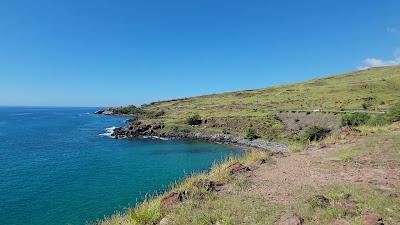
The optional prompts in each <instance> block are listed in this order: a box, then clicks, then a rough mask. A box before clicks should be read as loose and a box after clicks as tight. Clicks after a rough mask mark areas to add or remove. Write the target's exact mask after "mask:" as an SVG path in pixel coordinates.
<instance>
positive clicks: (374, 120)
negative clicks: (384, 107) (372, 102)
mask: <svg viewBox="0 0 400 225" xmlns="http://www.w3.org/2000/svg"><path fill="white" fill-rule="evenodd" d="M388 123H390V120H389V119H388V116H387V115H385V114H379V115H374V116H371V118H370V119H369V120H368V122H367V124H368V125H371V126H382V125H385V124H388Z"/></svg>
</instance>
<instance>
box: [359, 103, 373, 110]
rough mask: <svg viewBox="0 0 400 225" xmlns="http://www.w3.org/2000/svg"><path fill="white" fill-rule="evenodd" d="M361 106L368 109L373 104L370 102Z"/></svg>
mask: <svg viewBox="0 0 400 225" xmlns="http://www.w3.org/2000/svg"><path fill="white" fill-rule="evenodd" d="M361 106H362V107H363V109H368V108H369V107H371V106H372V102H370V101H368V102H363V103H362V104H361Z"/></svg>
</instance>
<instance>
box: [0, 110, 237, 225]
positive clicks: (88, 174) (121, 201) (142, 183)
mask: <svg viewBox="0 0 400 225" xmlns="http://www.w3.org/2000/svg"><path fill="white" fill-rule="evenodd" d="M95 110H97V109H96V108H44V107H0V224H2V225H14V224H16V225H17V224H18V225H22V224H24V225H28V224H32V225H48V224H56V225H58V224H61V225H63V224H73V225H80V224H85V223H86V222H94V221H95V220H96V219H99V218H104V216H109V215H111V214H113V213H114V212H116V211H120V212H123V211H124V210H125V209H126V208H127V207H129V206H134V205H135V204H136V203H137V201H141V200H143V198H144V197H145V195H146V193H155V192H157V191H158V192H159V191H162V190H164V189H165V188H167V187H168V185H170V184H171V182H174V181H178V180H180V179H182V178H183V177H185V176H187V175H190V174H191V173H193V172H199V171H204V170H208V169H209V168H210V165H211V164H212V163H213V162H215V161H220V160H222V159H224V158H226V157H227V156H229V155H232V154H241V151H240V150H239V149H237V148H234V147H230V146H227V145H216V144H209V143H201V142H190V141H178V140H157V139H138V140H116V139H112V138H109V137H107V136H103V135H100V134H102V133H105V128H109V127H112V126H121V125H123V124H124V121H125V120H126V119H127V118H123V117H111V116H101V115H94V114H92V113H93V112H94V111H95Z"/></svg>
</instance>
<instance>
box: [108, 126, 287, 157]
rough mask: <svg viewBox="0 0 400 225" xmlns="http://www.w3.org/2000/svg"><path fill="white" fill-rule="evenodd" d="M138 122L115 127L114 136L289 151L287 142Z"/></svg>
mask: <svg viewBox="0 0 400 225" xmlns="http://www.w3.org/2000/svg"><path fill="white" fill-rule="evenodd" d="M138 122H139V121H135V122H133V123H129V124H128V125H127V126H125V127H121V128H117V129H115V130H114V133H113V135H112V136H114V137H116V138H135V137H141V136H159V137H165V138H178V139H196V140H203V141H209V142H214V143H229V144H237V145H242V146H247V147H253V148H257V149H262V150H266V151H270V152H274V153H278V152H287V151H288V147H287V145H285V144H282V143H276V142H270V141H267V140H263V139H255V140H249V139H245V138H242V137H237V136H234V135H231V134H211V133H203V132H193V133H191V132H179V131H168V132H162V128H164V125H162V124H140V123H138Z"/></svg>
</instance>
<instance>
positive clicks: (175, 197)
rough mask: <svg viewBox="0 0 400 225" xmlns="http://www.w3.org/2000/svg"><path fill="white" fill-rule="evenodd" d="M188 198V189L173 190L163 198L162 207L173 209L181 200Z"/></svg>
mask: <svg viewBox="0 0 400 225" xmlns="http://www.w3.org/2000/svg"><path fill="white" fill-rule="evenodd" d="M188 198H189V193H188V192H187V191H181V192H172V193H170V194H169V195H167V196H165V197H164V198H163V199H162V200H161V207H162V208H164V209H171V208H173V207H175V206H176V204H178V203H179V202H182V201H184V200H186V199H188Z"/></svg>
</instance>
